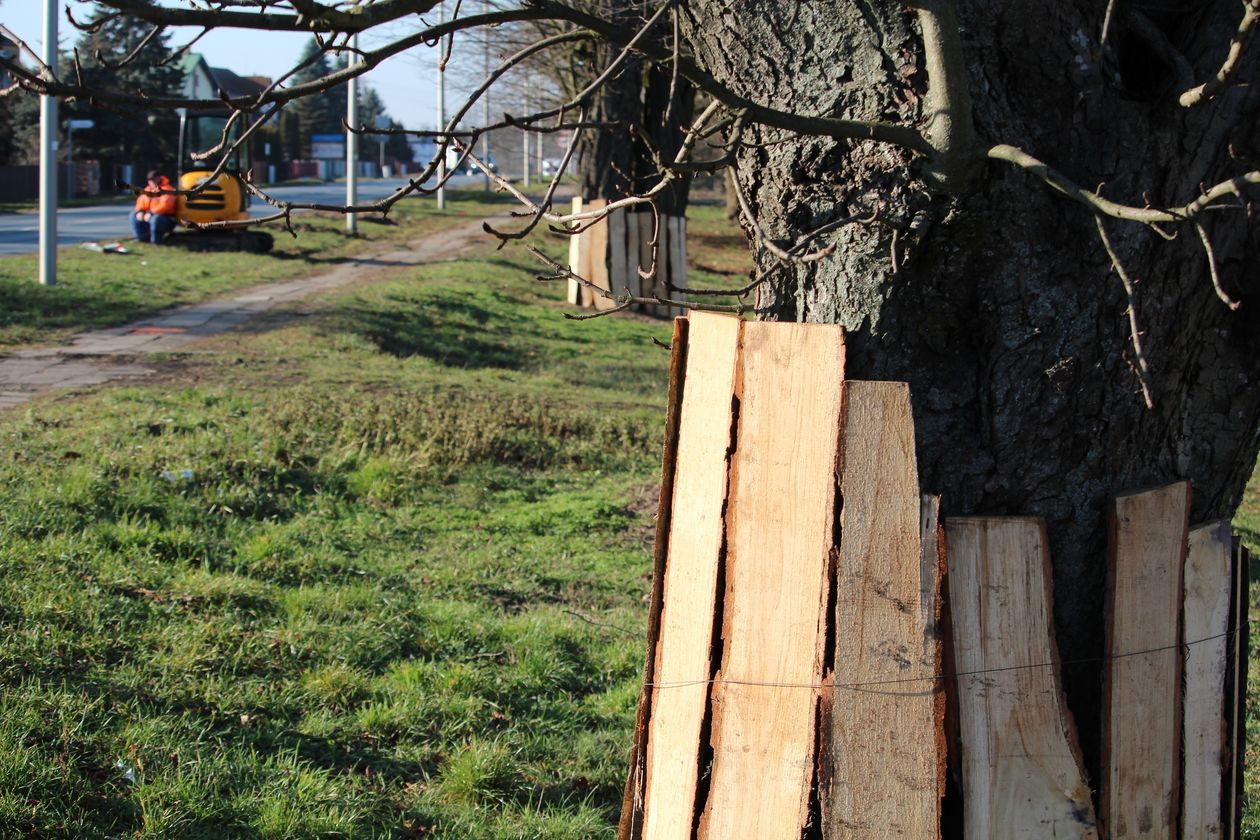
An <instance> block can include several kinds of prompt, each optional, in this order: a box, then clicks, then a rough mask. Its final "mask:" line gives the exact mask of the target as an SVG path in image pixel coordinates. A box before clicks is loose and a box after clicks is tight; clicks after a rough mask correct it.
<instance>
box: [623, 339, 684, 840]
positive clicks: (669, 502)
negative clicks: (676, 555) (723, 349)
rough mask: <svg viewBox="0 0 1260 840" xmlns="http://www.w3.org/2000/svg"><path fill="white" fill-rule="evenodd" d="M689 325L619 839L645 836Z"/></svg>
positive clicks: (676, 348) (675, 383) (678, 351)
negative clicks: (655, 685) (654, 697)
mask: <svg viewBox="0 0 1260 840" xmlns="http://www.w3.org/2000/svg"><path fill="white" fill-rule="evenodd" d="M687 327H688V323H687V320H686V319H685V318H679V319H677V320H675V321H674V339H673V342H672V345H671V346H672V350H673V352H672V353H671V354H670V362H669V405H668V408H667V409H666V413H665V445H664V447H663V453H662V457H661V462H662V463H661V491H660V497H659V499H658V501H657V508H656V540H655V548H654V555H653V566H652V592H651V595H650V596H649V607H648V629H647V640H648V643H647V659H646V661H645V662H644V664H643V689H642V691H641V692H640V694H639V708H638V713H637V715H636V717H635V724H634V736H633V740H632V742H631V746H630V772H629V773H628V774H627V776H626V787H625V796H624V798H623V799H622V803H621V820H620V822H619V824H618V828H617V840H639V838H640V837H642V832H643V797H644V786H645V780H646V775H647V772H646V754H647V749H646V741H647V727H648V721H650V720H651V711H652V708H651V705H652V693H651V691H650V689H649V686H650V685H651V684H652V682H653V681H654V680H655V679H656V670H655V669H656V642H657V639H659V638H660V627H661V607H662V602H663V600H664V589H665V559H666V546H667V545H668V544H669V534H670V531H671V529H670V524H671V519H670V512H671V511H672V510H673V498H674V475H675V472H676V469H675V465H676V463H677V460H678V459H677V454H678V427H679V423H680V421H681V408H682V389H683V375H684V363H685V361H686V356H687V333H688V329H687Z"/></svg>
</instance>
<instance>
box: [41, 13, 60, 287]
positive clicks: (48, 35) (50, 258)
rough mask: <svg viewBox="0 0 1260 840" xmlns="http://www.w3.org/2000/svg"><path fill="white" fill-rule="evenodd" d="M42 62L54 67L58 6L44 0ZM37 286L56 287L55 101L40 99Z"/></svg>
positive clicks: (47, 98) (55, 63)
mask: <svg viewBox="0 0 1260 840" xmlns="http://www.w3.org/2000/svg"><path fill="white" fill-rule="evenodd" d="M43 61H44V64H45V65H46V66H48V67H49V68H52V69H55V68H56V66H57V3H56V0H44V51H43ZM39 282H40V285H41V286H55V285H57V100H56V99H54V98H53V97H51V96H41V97H40V98H39Z"/></svg>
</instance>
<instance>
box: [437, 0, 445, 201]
mask: <svg viewBox="0 0 1260 840" xmlns="http://www.w3.org/2000/svg"><path fill="white" fill-rule="evenodd" d="M438 22H439V23H446V4H445V3H438ZM437 118H438V131H445V130H446V64H445V62H443V60H442V44H441V43H440V42H439V43H438V91H437ZM436 140H437V145H436V147H435V148H436V149H437V151H438V158H439V159H438V169H437V176H438V188H437V209H439V210H445V209H446V185H445V183H444V182H445V181H446V149H447V146H446V142H445V141H446V140H447V138H446V137H445V136H438V137H437V138H436Z"/></svg>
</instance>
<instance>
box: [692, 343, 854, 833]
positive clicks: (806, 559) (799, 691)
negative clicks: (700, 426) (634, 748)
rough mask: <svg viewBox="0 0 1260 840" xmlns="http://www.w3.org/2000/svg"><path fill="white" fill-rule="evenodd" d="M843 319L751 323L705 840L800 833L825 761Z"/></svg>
mask: <svg viewBox="0 0 1260 840" xmlns="http://www.w3.org/2000/svg"><path fill="white" fill-rule="evenodd" d="M842 336H843V332H842V330H841V329H840V328H838V327H833V326H819V325H810V324H796V325H786V324H761V323H749V324H745V325H744V340H743V356H742V358H743V362H742V365H741V373H742V383H741V384H738V385H737V389H738V391H737V393H738V394H739V398H740V408H739V421H738V430H737V441H736V448H735V453H734V456H733V460H732V465H731V478H730V496H729V501H728V513H727V516H728V524H727V539H728V553H727V566H726V584H727V587H726V593H725V601H724V610H723V635H724V648H723V654H722V667H721V671H720V672H719V674H718V682H717V684H716V685H715V686H714V691H713V735H712V743H713V750H714V759H713V769H712V777H711V787H710V793H709V798H708V805H707V808H706V810H705V813H704V815H703V817H702V819H701V824H700V832H699V837H700V840H746V838H753V837H755V838H758V840H800V837H801V830H802V828H803V826H804V825H805V822H806V819H807V815H808V802H809V795H810V788H811V785H812V782H813V779H814V772H815V764H814V758H815V752H814V751H815V728H816V715H817V712H818V706H819V702H820V695H821V691H820V690H819V689H818V688H816V686H818V685H819V684H820V682H821V680H822V676H823V674H822V672H823V661H822V660H823V647H824V635H825V627H826V612H827V603H826V599H827V571H828V568H827V567H828V555H829V552H830V549H831V546H832V538H833V530H832V527H833V516H834V509H835V501H836V500H835V490H836V467H837V464H836V456H837V448H838V446H839V440H840V424H841V415H842V391H841V389H842V386H843V382H844V353H843V349H842V347H843V345H842V342H843V339H842Z"/></svg>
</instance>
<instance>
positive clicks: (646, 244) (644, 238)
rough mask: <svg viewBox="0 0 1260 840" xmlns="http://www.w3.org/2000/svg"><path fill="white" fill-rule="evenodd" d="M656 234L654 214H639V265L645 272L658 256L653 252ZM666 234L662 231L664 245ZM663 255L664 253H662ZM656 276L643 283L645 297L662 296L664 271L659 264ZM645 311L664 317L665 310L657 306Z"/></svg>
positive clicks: (649, 307) (648, 307) (647, 308)
mask: <svg viewBox="0 0 1260 840" xmlns="http://www.w3.org/2000/svg"><path fill="white" fill-rule="evenodd" d="M655 233H656V220H655V216H654V214H652V213H640V214H639V265H641V266H643V270H644V271H648V270H650V269H651V268H652V266H653V265H654V263H653V260H654V259H656V257H657V256H658V254H656V253H654V252H653V249H652V237H653V235H654V234H655ZM665 236H666V234H665V233H664V232H663V231H662V233H661V237H662V239H661V242H662V244H663V243H664V239H665ZM661 253H663V252H661ZM655 265H656V276H655V277H653V278H652V279H651V280H644V281H642V284H643V294H644V296H645V297H654V296H657V295H659V294H661V280H660V273H661V271H662V269H661V266H660V264H659V263H656V264H655ZM645 311H646V312H647V313H648V314H649V315H655V316H657V317H661V316H663V315H664V312H665V308H664V307H661V306H657V305H655V304H653V305H651V306H647V307H645Z"/></svg>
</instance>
